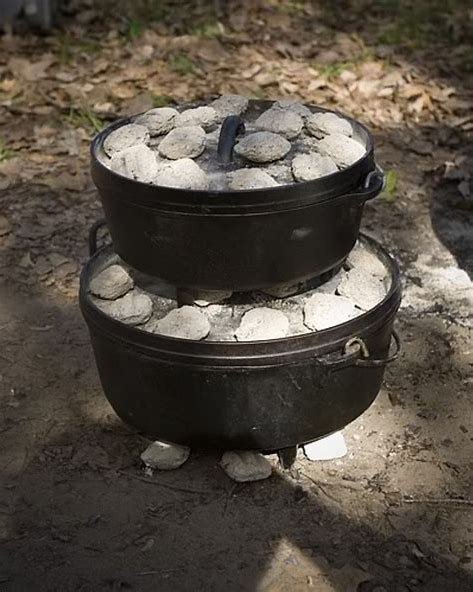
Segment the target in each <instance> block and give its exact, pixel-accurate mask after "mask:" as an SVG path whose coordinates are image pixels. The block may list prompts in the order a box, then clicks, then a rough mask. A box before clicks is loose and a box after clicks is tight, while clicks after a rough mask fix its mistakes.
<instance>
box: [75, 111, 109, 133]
mask: <svg viewBox="0 0 473 592" xmlns="http://www.w3.org/2000/svg"><path fill="white" fill-rule="evenodd" d="M66 120H67V121H68V122H69V123H70V124H71V125H73V126H74V127H83V128H86V129H92V131H94V132H96V133H98V132H100V131H102V130H103V128H104V125H105V123H104V121H103V120H102V119H100V117H98V116H97V115H95V113H94V112H93V111H91V110H90V109H87V108H82V107H80V108H74V107H71V109H70V110H69V114H68V115H67V116H66Z"/></svg>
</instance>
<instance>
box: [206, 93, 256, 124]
mask: <svg viewBox="0 0 473 592" xmlns="http://www.w3.org/2000/svg"><path fill="white" fill-rule="evenodd" d="M210 106H211V107H213V109H214V110H215V111H216V113H217V117H218V119H219V120H220V121H222V120H223V119H225V117H228V116H229V115H241V114H242V113H244V112H245V111H246V110H247V108H248V99H247V98H246V97H242V96H241V95H223V96H221V97H219V98H218V99H215V101H213V102H212V103H210Z"/></svg>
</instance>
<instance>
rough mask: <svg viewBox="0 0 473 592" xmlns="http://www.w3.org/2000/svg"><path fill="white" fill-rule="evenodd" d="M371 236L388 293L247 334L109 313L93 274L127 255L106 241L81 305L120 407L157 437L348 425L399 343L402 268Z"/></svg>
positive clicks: (254, 438)
mask: <svg viewBox="0 0 473 592" xmlns="http://www.w3.org/2000/svg"><path fill="white" fill-rule="evenodd" d="M363 240H364V241H366V242H367V243H368V244H369V245H371V247H372V248H373V249H374V251H375V252H376V253H377V254H378V256H379V257H380V258H381V260H382V261H383V262H384V263H385V264H386V265H387V268H388V269H389V272H390V275H391V280H392V281H391V287H390V290H389V292H388V293H387V295H386V297H385V298H384V299H383V301H382V302H380V303H379V304H378V305H377V306H375V307H374V308H372V309H371V310H369V311H368V312H366V313H364V314H362V315H360V316H358V317H356V318H355V319H352V320H350V321H348V322H346V323H343V324H341V325H337V326H335V327H332V328H329V329H325V330H323V331H318V332H315V333H310V334H304V335H300V336H295V337H288V338H283V339H274V340H268V341H258V342H245V343H237V342H235V343H233V342H208V341H203V342H202V341H191V340H184V339H176V338H172V337H164V336H160V335H155V334H152V333H148V332H145V331H142V330H140V329H138V328H136V327H131V326H127V325H124V324H123V323H121V322H118V321H115V320H113V319H112V318H110V317H108V316H106V315H105V314H103V313H102V312H101V311H100V310H99V309H98V308H97V307H96V306H95V305H94V304H93V302H92V300H91V298H90V295H89V293H88V285H89V281H90V279H91V277H93V275H94V274H95V273H97V271H99V270H101V269H103V268H104V267H106V266H108V265H109V264H110V263H111V262H113V261H115V260H116V259H117V256H116V255H115V253H114V252H113V251H112V249H111V247H105V248H102V249H101V250H100V251H98V252H97V253H96V254H95V255H93V257H92V258H91V259H90V260H89V262H88V263H87V265H86V266H85V267H84V269H83V272H82V276H81V286H80V305H81V309H82V313H83V315H84V318H85V320H86V322H87V325H88V327H89V331H90V336H91V341H92V346H93V349H94V353H95V359H96V362H97V367H98V371H99V375H100V380H101V382H102V386H103V389H104V391H105V394H106V396H107V398H108V400H109V402H110V404H111V405H112V407H113V408H114V410H115V411H116V413H117V414H118V415H119V416H120V417H121V419H122V420H123V421H125V422H126V423H128V424H130V425H131V426H133V427H134V428H136V429H137V430H138V431H139V432H140V433H142V434H143V435H145V436H147V437H149V438H151V439H153V440H156V439H159V440H164V441H169V442H175V443H179V444H185V445H188V446H204V447H218V448H224V449H251V450H262V451H273V450H280V449H284V448H290V447H293V446H295V445H297V444H304V443H307V442H310V441H313V440H315V439H317V438H320V437H322V436H325V435H327V434H330V433H332V432H334V431H336V430H339V429H341V428H343V427H344V426H346V425H347V424H348V423H350V422H351V421H353V420H354V419H355V418H356V417H358V416H359V415H360V414H361V413H363V412H364V411H365V410H366V409H367V408H368V407H369V406H370V405H371V403H372V402H373V401H374V399H375V397H376V395H377V394H378V392H379V390H380V387H381V383H382V380H383V374H384V370H385V366H386V364H387V363H388V362H391V361H392V360H394V359H395V358H396V357H397V354H398V352H399V339H398V337H397V335H396V333H395V331H393V322H394V317H395V314H396V312H397V309H398V308H399V304H400V300H401V283H400V278H399V270H398V267H397V265H396V263H395V261H394V260H393V259H392V258H391V257H390V256H389V255H388V253H387V252H386V251H385V250H384V249H382V247H380V245H379V244H377V243H376V242H375V241H374V240H373V239H370V238H367V237H363ZM392 340H393V341H394V344H393V349H394V351H393V352H391V351H390V349H391V348H390V346H391V341H392Z"/></svg>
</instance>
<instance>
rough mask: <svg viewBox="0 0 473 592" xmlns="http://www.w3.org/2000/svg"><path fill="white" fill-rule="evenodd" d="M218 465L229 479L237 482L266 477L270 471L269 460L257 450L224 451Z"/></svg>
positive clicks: (258, 479) (269, 474)
mask: <svg viewBox="0 0 473 592" xmlns="http://www.w3.org/2000/svg"><path fill="white" fill-rule="evenodd" d="M220 466H221V467H222V469H223V470H224V471H225V473H226V474H227V475H228V476H229V477H230V479H233V480H234V481H238V482H239V483H244V482H248V481H260V480H262V479H267V478H268V477H270V476H271V472H272V467H271V464H270V462H269V461H268V460H267V459H266V458H265V457H264V456H263V455H262V454H260V453H259V452H253V451H250V450H237V451H232V452H224V453H223V455H222V460H221V461H220Z"/></svg>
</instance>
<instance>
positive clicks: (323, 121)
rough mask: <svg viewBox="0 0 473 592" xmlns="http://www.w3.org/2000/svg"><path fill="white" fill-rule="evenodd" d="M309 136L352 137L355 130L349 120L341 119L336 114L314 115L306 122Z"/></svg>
mask: <svg viewBox="0 0 473 592" xmlns="http://www.w3.org/2000/svg"><path fill="white" fill-rule="evenodd" d="M305 126H306V129H307V131H308V132H309V134H312V135H313V136H316V137H322V136H325V135H328V134H343V135H344V136H351V135H352V134H353V128H352V126H351V123H350V122H349V121H348V119H345V118H343V117H340V116H338V115H336V114H335V113H314V114H313V115H311V116H310V117H309V118H308V119H307V120H306V122H305Z"/></svg>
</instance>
